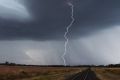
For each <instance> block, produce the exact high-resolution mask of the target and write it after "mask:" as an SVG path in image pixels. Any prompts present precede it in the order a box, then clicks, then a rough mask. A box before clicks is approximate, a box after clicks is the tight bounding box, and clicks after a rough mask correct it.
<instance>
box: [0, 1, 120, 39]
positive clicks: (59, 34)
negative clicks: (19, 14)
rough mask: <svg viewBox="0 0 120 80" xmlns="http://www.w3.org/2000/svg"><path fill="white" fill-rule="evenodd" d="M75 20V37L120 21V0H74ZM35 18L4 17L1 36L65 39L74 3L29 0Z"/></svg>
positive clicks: (8, 37) (0, 21)
mask: <svg viewBox="0 0 120 80" xmlns="http://www.w3.org/2000/svg"><path fill="white" fill-rule="evenodd" d="M73 4H74V6H75V7H74V17H75V19H76V20H75V23H74V24H73V27H72V28H71V34H72V37H73V38H74V37H79V36H80V35H87V34H88V33H89V32H92V31H95V30H99V29H104V28H108V27H111V26H114V25H118V24H119V22H120V5H119V4H120V0H73ZM25 5H26V7H27V8H28V10H29V12H30V14H32V16H33V20H31V21H30V22H19V21H17V20H16V21H13V20H6V19H4V20H3V19H2V18H1V19H0V39H1V40H16V39H32V40H51V39H53V40H54V39H55V40H56V39H63V35H64V32H65V29H66V26H67V25H68V24H69V23H70V20H71V19H70V12H71V10H70V7H69V6H68V5H67V0H26V3H25Z"/></svg>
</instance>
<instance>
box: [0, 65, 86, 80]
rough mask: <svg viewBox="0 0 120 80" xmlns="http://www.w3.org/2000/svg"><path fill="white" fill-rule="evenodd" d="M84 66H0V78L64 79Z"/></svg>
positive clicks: (9, 79)
mask: <svg viewBox="0 0 120 80" xmlns="http://www.w3.org/2000/svg"><path fill="white" fill-rule="evenodd" d="M83 69H84V68H67V67H65V68H63V67H34V66H0V80H65V79H66V78H68V77H69V76H72V75H73V74H76V73H78V72H81V71H82V70H83Z"/></svg>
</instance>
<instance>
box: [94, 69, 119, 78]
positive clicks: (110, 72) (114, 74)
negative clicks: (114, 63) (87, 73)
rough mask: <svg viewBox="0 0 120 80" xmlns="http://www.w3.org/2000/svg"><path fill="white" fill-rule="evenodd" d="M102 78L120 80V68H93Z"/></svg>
mask: <svg viewBox="0 0 120 80" xmlns="http://www.w3.org/2000/svg"><path fill="white" fill-rule="evenodd" d="M93 70H94V71H95V73H96V74H97V76H98V77H99V78H100V79H101V80H120V68H93Z"/></svg>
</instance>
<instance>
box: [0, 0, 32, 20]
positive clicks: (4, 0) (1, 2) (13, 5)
mask: <svg viewBox="0 0 120 80" xmlns="http://www.w3.org/2000/svg"><path fill="white" fill-rule="evenodd" d="M0 17H2V18H12V19H29V18H30V14H29V12H28V10H27V9H26V7H25V6H24V5H22V4H21V3H20V1H19V2H18V1H17V0H0Z"/></svg>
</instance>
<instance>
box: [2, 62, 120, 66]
mask: <svg viewBox="0 0 120 80" xmlns="http://www.w3.org/2000/svg"><path fill="white" fill-rule="evenodd" d="M0 65H7V66H36V67H120V64H109V65H73V66H71V65H67V66H64V65H27V64H16V63H12V62H8V61H6V62H5V63H0Z"/></svg>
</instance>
